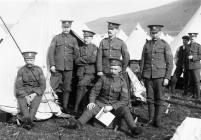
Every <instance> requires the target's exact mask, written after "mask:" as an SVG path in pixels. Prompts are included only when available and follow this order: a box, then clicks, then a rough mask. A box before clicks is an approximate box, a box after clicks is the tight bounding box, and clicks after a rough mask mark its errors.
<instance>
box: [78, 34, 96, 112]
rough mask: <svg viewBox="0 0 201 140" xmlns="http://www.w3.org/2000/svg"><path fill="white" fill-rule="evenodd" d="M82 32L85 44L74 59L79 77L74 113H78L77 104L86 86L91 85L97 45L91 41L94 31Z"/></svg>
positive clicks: (94, 71)
mask: <svg viewBox="0 0 201 140" xmlns="http://www.w3.org/2000/svg"><path fill="white" fill-rule="evenodd" d="M83 32H84V41H85V45H84V46H81V47H80V48H79V57H78V58H77V59H76V60H75V63H76V64H77V66H78V70H77V76H78V78H79V82H78V85H77V95H76V102H75V108H74V113H75V114H77V113H78V108H79V104H80V102H81V100H82V99H83V97H84V96H85V94H86V92H87V88H88V87H91V86H92V81H93V80H94V78H95V73H96V70H95V63H96V57H97V47H96V46H95V45H94V44H92V43H91V41H92V39H93V35H94V34H95V33H94V32H92V31H87V30H83ZM86 105H87V104H86Z"/></svg>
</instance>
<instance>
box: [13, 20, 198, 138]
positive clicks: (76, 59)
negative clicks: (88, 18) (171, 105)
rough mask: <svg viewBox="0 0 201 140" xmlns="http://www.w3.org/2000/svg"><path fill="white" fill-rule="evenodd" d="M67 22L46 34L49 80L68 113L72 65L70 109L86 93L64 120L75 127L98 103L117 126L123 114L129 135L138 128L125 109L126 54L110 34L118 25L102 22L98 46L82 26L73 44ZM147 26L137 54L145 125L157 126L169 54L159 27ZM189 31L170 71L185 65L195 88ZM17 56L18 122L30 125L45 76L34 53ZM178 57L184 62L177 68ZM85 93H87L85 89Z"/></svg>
mask: <svg viewBox="0 0 201 140" xmlns="http://www.w3.org/2000/svg"><path fill="white" fill-rule="evenodd" d="M72 24H73V21H69V20H62V21H61V25H62V33H61V34H58V35H56V36H55V37H54V38H53V39H52V42H51V44H50V47H49V52H48V60H49V65H50V72H51V78H50V84H51V87H52V88H53V90H54V92H55V93H56V94H57V96H58V97H59V98H58V99H59V102H60V103H61V106H62V108H63V112H64V113H72V112H70V110H69V100H71V99H69V97H70V94H75V93H73V92H72V88H71V86H72V85H71V83H72V77H73V71H75V69H74V68H75V67H74V65H76V67H77V69H76V76H77V78H78V83H77V85H76V101H75V105H74V108H73V114H77V113H78V112H79V110H80V108H81V101H82V100H83V98H84V97H85V96H87V98H88V101H85V104H84V107H83V106H82V107H83V108H81V109H82V110H81V113H82V114H81V115H80V116H79V118H78V119H69V120H70V121H69V123H68V124H66V125H68V127H71V128H72V127H73V128H77V129H81V128H83V125H84V124H85V123H87V122H88V121H89V120H90V119H91V118H92V117H94V116H95V115H96V114H97V113H98V112H99V111H100V110H101V108H103V111H104V112H112V113H113V114H115V116H116V117H115V121H114V124H116V125H117V124H118V125H119V122H120V121H121V120H122V119H124V120H125V121H126V123H127V125H128V127H129V129H130V132H131V134H132V135H139V134H141V133H142V128H140V127H138V126H137V125H136V123H135V121H134V119H133V116H132V114H131V112H130V109H129V100H130V89H129V79H128V76H127V73H126V68H127V66H128V64H129V60H130V55H129V52H128V49H127V46H126V44H125V42H124V41H122V40H121V39H119V38H117V37H116V34H117V33H118V31H119V26H120V24H118V23H114V22H108V37H107V38H104V39H103V40H102V41H101V42H100V46H99V47H96V46H95V45H94V44H92V43H91V42H92V39H93V35H94V34H95V33H94V32H92V31H87V30H83V36H84V45H82V46H78V42H77V40H76V38H75V37H74V36H73V35H72V34H71V33H70V32H71V25H72ZM148 27H149V28H150V35H151V37H152V39H151V40H148V41H147V42H146V43H145V45H144V48H143V52H142V59H141V75H142V78H143V80H144V83H145V87H146V90H147V102H148V123H147V124H148V125H153V126H154V127H161V125H162V124H161V118H162V107H161V106H162V104H163V103H162V101H161V99H162V97H163V95H164V91H163V87H164V86H167V85H168V84H169V81H170V79H171V73H172V69H173V55H172V52H171V49H170V46H169V45H168V43H166V42H165V41H164V40H162V39H160V38H159V33H160V31H161V29H162V27H163V26H162V25H149V26H148ZM195 35H196V34H195V33H191V34H189V38H190V40H191V43H190V44H185V45H184V46H185V53H186V54H187V55H182V58H180V57H178V58H179V59H178V61H177V62H178V63H177V69H176V71H179V72H176V71H175V73H176V74H174V76H173V77H176V78H178V75H179V76H180V73H181V72H183V68H184V67H183V66H185V70H186V71H188V72H189V73H190V74H191V77H192V78H191V79H192V80H193V81H194V85H195V87H197V86H199V77H200V75H199V74H200V72H199V71H200V63H199V61H200V59H201V47H200V45H199V44H197V43H194V42H193V40H194V39H193V38H194V37H195ZM133 46H135V44H133ZM181 50H182V49H181ZM183 54H184V53H183ZM23 55H24V58H25V62H26V64H25V66H23V67H22V68H21V69H20V70H19V71H18V75H17V78H16V82H15V90H16V97H17V100H18V104H19V107H20V113H19V114H20V115H19V116H21V121H22V127H24V128H26V129H31V128H32V127H33V126H34V123H33V121H34V116H35V114H36V111H37V109H38V106H39V104H40V100H41V98H42V95H43V93H44V90H45V77H44V74H43V72H42V69H41V68H40V67H38V66H36V65H34V59H35V55H36V52H24V53H23ZM180 59H181V60H180ZM180 61H182V62H185V63H182V66H181V67H180V66H179V65H180V64H181V63H180ZM183 64H185V65H183ZM193 65H195V66H193ZM192 67H193V68H192ZM181 69H182V70H181ZM175 75H176V76H175ZM176 78H174V79H176ZM174 81H175V80H174ZM173 88H174V87H173ZM198 90H199V89H198V88H196V94H195V95H196V98H199V94H198ZM87 92H89V94H86V93H87ZM86 102H87V103H86ZM27 105H28V106H27Z"/></svg>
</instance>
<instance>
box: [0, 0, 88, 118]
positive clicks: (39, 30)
mask: <svg viewBox="0 0 201 140" xmlns="http://www.w3.org/2000/svg"><path fill="white" fill-rule="evenodd" d="M66 6H67V3H66V2H65V1H59V2H53V1H51V0H36V1H34V2H32V3H31V4H30V6H29V7H28V9H27V10H26V11H25V12H24V14H22V16H21V18H20V19H19V20H18V23H17V24H16V25H15V26H14V27H13V28H12V30H11V33H12V34H13V36H14V38H15V40H16V41H17V43H18V45H19V47H20V48H21V50H22V52H23V51H36V52H38V54H37V56H36V62H35V64H36V65H39V66H41V67H42V68H43V71H44V74H45V76H46V77H47V89H46V93H50V94H51V93H52V91H51V87H50V86H49V81H48V79H49V73H48V70H47V65H46V56H47V51H48V48H49V45H50V42H51V40H52V38H53V36H54V35H56V34H58V33H60V32H61V23H60V20H61V19H72V18H71V17H70V11H69V9H68V8H66ZM74 20H75V22H73V25H72V30H73V31H74V33H75V34H76V35H77V37H79V38H82V34H83V33H82V30H89V28H88V27H87V26H86V25H85V24H82V23H80V22H78V20H76V19H74ZM0 65H1V66H2V67H1V69H0V77H1V79H0V109H2V110H4V111H7V112H10V113H13V114H15V113H16V111H17V110H16V107H17V102H16V98H15V96H14V81H15V77H16V74H17V70H18V69H19V68H20V67H21V66H22V65H24V60H23V57H22V56H21V54H20V52H19V50H18V49H17V47H16V45H15V44H14V41H13V40H12V39H11V37H10V36H8V37H7V38H6V39H5V40H4V41H3V43H2V44H1V51H0ZM49 97H50V98H51V96H49ZM47 108H49V106H48V107H47ZM55 109H58V108H57V107H56V108H55ZM45 110H46V111H49V112H51V110H50V109H45ZM39 111H40V107H39ZM52 111H55V110H52ZM49 112H46V113H49ZM39 116H40V114H39ZM48 116H51V115H49V114H48Z"/></svg>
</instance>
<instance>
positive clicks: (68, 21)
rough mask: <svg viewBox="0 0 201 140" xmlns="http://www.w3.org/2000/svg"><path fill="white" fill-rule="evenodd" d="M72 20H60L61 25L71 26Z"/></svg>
mask: <svg viewBox="0 0 201 140" xmlns="http://www.w3.org/2000/svg"><path fill="white" fill-rule="evenodd" d="M72 22H73V20H61V23H62V26H63V27H71V25H72Z"/></svg>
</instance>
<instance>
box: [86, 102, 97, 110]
mask: <svg viewBox="0 0 201 140" xmlns="http://www.w3.org/2000/svg"><path fill="white" fill-rule="evenodd" d="M95 106H96V104H95V103H89V104H88V105H87V108H88V109H89V110H91V109H93V108H94V107H95Z"/></svg>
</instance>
